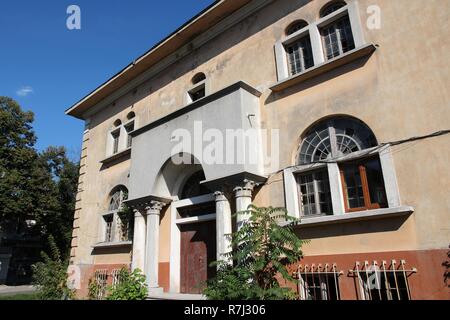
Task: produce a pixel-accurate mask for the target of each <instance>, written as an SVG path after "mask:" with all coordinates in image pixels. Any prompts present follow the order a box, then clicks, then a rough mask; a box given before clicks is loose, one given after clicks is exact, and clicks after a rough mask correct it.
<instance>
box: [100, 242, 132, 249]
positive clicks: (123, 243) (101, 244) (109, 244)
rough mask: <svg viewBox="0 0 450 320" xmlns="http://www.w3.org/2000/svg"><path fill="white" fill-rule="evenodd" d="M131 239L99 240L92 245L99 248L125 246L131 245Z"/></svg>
mask: <svg viewBox="0 0 450 320" xmlns="http://www.w3.org/2000/svg"><path fill="white" fill-rule="evenodd" d="M132 245H133V242H132V241H120V242H100V243H97V244H95V245H93V246H92V248H94V249H101V248H118V247H126V246H132Z"/></svg>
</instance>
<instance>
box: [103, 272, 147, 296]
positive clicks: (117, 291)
mask: <svg viewBox="0 0 450 320" xmlns="http://www.w3.org/2000/svg"><path fill="white" fill-rule="evenodd" d="M107 291H108V292H109V294H108V296H107V298H106V300H145V299H146V298H147V294H148V290H147V285H146V283H145V275H143V274H142V271H141V270H139V269H135V270H133V272H130V271H128V269H125V268H123V269H121V270H120V273H119V283H118V284H116V285H115V286H111V287H109V288H108V289H107Z"/></svg>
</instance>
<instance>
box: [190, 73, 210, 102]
mask: <svg viewBox="0 0 450 320" xmlns="http://www.w3.org/2000/svg"><path fill="white" fill-rule="evenodd" d="M201 87H204V88H205V97H206V96H207V95H208V94H209V92H210V85H209V81H208V78H206V79H204V80H202V81H200V82H197V83H196V84H195V85H193V86H191V87H189V88H187V90H186V95H185V99H184V100H185V104H186V105H187V104H190V103H193V102H195V101H192V98H191V93H192V92H195V91H197V90H199V89H200V88H201ZM196 101H198V100H196Z"/></svg>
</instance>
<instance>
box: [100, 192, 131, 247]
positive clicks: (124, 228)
mask: <svg viewBox="0 0 450 320" xmlns="http://www.w3.org/2000/svg"><path fill="white" fill-rule="evenodd" d="M127 199H128V190H127V188H125V187H124V186H119V187H116V188H114V189H113V191H112V192H111V193H110V197H109V206H108V213H107V214H105V215H104V216H103V221H104V230H105V231H104V232H105V233H104V241H105V242H114V241H129V240H131V239H132V235H133V230H132V227H133V214H132V212H131V211H130V210H129V209H127V208H126V207H125V208H124V206H123V201H125V200H127Z"/></svg>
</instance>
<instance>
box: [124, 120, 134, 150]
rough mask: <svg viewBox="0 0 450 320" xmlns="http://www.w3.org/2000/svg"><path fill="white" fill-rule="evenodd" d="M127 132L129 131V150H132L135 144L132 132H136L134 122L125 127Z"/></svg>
mask: <svg viewBox="0 0 450 320" xmlns="http://www.w3.org/2000/svg"><path fill="white" fill-rule="evenodd" d="M125 130H126V131H127V148H131V146H132V144H133V137H132V136H131V135H130V132H132V131H133V130H134V122H131V123H129V124H127V125H126V126H125Z"/></svg>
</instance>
